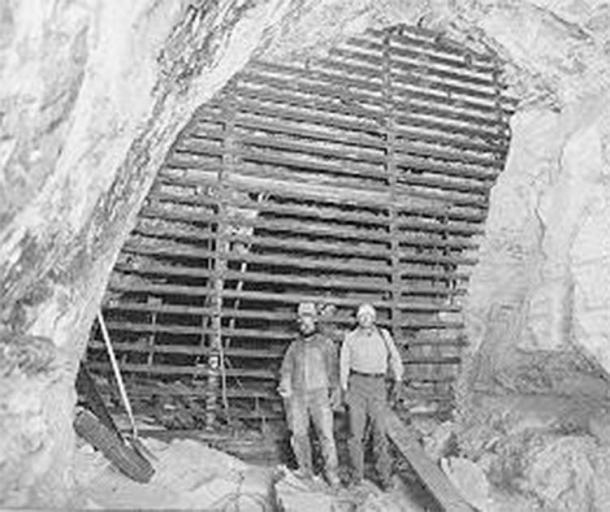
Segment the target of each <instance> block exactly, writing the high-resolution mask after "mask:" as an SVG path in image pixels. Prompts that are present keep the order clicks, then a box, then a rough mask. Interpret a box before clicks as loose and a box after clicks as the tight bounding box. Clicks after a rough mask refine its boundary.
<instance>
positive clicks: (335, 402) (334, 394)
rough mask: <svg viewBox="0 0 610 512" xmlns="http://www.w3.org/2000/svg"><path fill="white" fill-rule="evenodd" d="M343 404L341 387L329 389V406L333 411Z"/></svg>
mask: <svg viewBox="0 0 610 512" xmlns="http://www.w3.org/2000/svg"><path fill="white" fill-rule="evenodd" d="M341 405H343V394H342V393H341V388H338V387H337V388H334V389H332V390H331V391H330V407H331V408H332V410H333V411H336V410H337V409H339V408H340V407H341Z"/></svg>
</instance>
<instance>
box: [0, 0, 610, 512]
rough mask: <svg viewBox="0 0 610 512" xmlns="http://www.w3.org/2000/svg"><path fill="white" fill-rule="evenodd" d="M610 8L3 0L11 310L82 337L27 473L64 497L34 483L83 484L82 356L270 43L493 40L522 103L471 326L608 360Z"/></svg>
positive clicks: (3, 162)
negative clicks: (387, 30) (206, 108)
mask: <svg viewBox="0 0 610 512" xmlns="http://www.w3.org/2000/svg"><path fill="white" fill-rule="evenodd" d="M609 18H610V9H609V8H608V5H607V4H606V3H605V2H600V1H595V0H575V1H573V2H570V3H563V2H561V3H560V2H554V1H551V0H546V1H545V0H536V1H515V2H503V1H500V0H470V1H468V2H453V1H451V0H422V1H419V2H417V1H413V2H404V1H400V0H384V1H381V2H380V1H373V0H357V1H354V0H325V1H318V0H315V1H314V0H309V1H305V0H218V1H213V0H209V1H206V0H190V1H189V0H182V1H180V2H176V1H172V0H154V1H153V0H134V1H130V2H125V1H119V0H82V1H79V2H69V1H65V0H52V1H43V0H33V1H31V2H19V1H18V0H0V169H1V172H0V184H1V185H0V322H1V324H2V325H3V326H5V327H6V328H8V329H9V330H10V331H11V332H22V333H23V332H27V333H32V334H40V335H44V336H46V337H48V338H50V339H52V340H53V343H54V344H55V345H56V346H57V347H61V348H62V350H65V351H66V353H67V354H70V357H68V360H67V361H66V363H65V365H64V367H65V369H66V370H65V371H64V372H62V373H61V375H60V376H58V380H56V381H55V384H54V385H55V386H56V388H54V389H56V390H57V392H56V393H55V394H54V400H55V401H56V402H57V404H58V407H57V408H55V409H50V408H47V409H45V410H44V412H43V413H42V416H41V421H42V424H43V425H44V424H47V425H54V427H53V428H49V429H48V432H51V433H53V432H54V433H56V432H58V431H65V432H66V435H65V438H63V439H62V440H61V442H56V443H47V444H45V443H44V442H43V443H42V444H41V447H40V449H41V450H42V453H44V454H45V456H44V457H40V458H39V460H38V462H36V463H35V464H37V467H36V468H32V473H31V474H32V475H36V477H35V478H32V479H31V480H30V481H29V484H28V485H30V486H34V487H37V488H39V489H47V491H46V494H47V495H45V492H42V493H40V494H39V495H38V496H37V497H36V499H38V500H39V501H40V502H49V503H56V504H58V503H59V502H61V501H62V500H63V499H65V496H67V493H64V492H63V490H65V489H66V487H69V480H70V478H69V476H68V468H69V465H68V463H67V461H68V460H69V458H70V454H71V443H72V441H71V434H69V432H70V431H71V430H70V422H71V418H70V415H69V414H68V413H66V411H69V409H70V404H71V403H72V402H73V399H74V397H73V394H74V393H73V386H72V383H73V378H74V373H75V369H76V366H77V364H78V360H79V358H80V356H81V354H82V351H83V349H84V345H85V342H86V338H87V332H88V329H89V327H90V324H91V322H92V319H93V316H94V314H95V311H96V309H97V307H98V305H99V301H100V298H101V295H102V293H103V289H104V287H105V285H106V280H107V277H108V274H109V271H110V268H111V266H112V263H113V261H114V258H115V257H116V254H117V253H118V250H119V248H120V246H121V242H122V240H123V239H124V237H125V236H126V234H127V233H128V231H129V228H130V226H131V225H132V223H133V222H134V219H135V215H136V212H137V211H138V208H139V205H140V203H141V201H142V200H143V198H144V197H145V195H146V192H147V190H148V188H149V187H150V184H151V183H152V179H153V177H154V174H155V172H156V170H157V169H158V167H159V165H160V164H161V162H162V160H163V158H164V155H165V153H166V152H167V149H168V148H169V146H170V144H171V142H172V141H173V140H174V138H175V136H176V134H177V133H178V131H179V130H180V129H181V127H182V126H183V125H184V124H185V123H186V121H187V120H188V118H189V117H190V115H191V113H192V111H193V110H194V108H195V107H196V106H197V105H198V104H200V103H203V102H205V101H206V99H208V98H210V97H211V95H212V94H213V93H214V92H215V91H216V90H218V89H219V88H220V87H221V86H222V85H223V84H224V83H225V82H226V81H227V80H228V79H229V78H230V76H231V75H232V74H233V73H234V72H235V71H236V70H238V69H239V68H240V67H242V66H243V64H244V63H245V62H246V61H247V59H248V58H249V56H250V55H251V54H252V53H253V52H254V51H257V52H259V53H262V54H264V55H266V56H268V57H269V58H275V59H290V58H293V57H294V56H295V55H296V54H303V53H307V54H314V53H320V52H324V51H325V49H326V48H328V47H330V46H332V45H333V44H336V42H338V41H340V40H341V39H342V38H344V37H346V36H348V35H351V34H355V33H358V32H361V31H362V30H364V29H365V28H366V27H369V26H375V27H381V26H387V25H390V24H396V23H401V22H406V23H411V24H419V25H422V26H424V27H429V28H433V29H436V30H439V31H441V32H443V33H446V34H448V35H450V36H452V37H454V38H457V39H459V40H460V41H463V42H464V44H466V45H468V46H470V47H473V48H478V47H481V46H491V47H493V48H494V49H496V50H497V51H498V53H499V55H500V56H501V57H502V58H503V59H504V60H505V61H506V62H507V71H508V76H509V79H510V81H511V83H512V84H513V87H514V91H515V92H516V94H518V95H519V96H520V97H522V98H524V103H523V105H524V107H523V109H524V111H523V112H521V113H519V114H518V116H517V117H516V118H515V120H514V123H513V127H514V136H515V147H514V148H513V150H512V151H511V157H510V163H509V166H508V168H507V172H506V174H505V176H504V177H503V178H502V179H501V182H500V183H499V184H498V186H497V188H496V190H495V192H494V198H493V201H492V209H491V212H490V222H489V230H488V233H489V237H488V239H487V241H486V246H485V247H486V248H485V249H484V253H483V257H482V260H481V265H480V267H479V269H478V271H477V272H478V273H477V277H476V278H475V280H474V281H473V288H472V293H471V295H470V306H469V312H470V313H469V316H468V318H467V320H468V323H469V325H470V326H471V331H472V332H473V339H475V340H479V341H484V340H486V339H492V340H494V344H495V343H497V346H498V347H501V346H503V345H502V344H503V343H504V344H511V346H512V344H513V342H514V345H515V346H516V345H517V344H518V343H517V342H520V343H525V344H528V345H529V346H544V347H549V346H550V347H553V348H556V347H561V346H564V345H565V344H566V343H567V342H568V341H569V342H576V345H578V346H579V347H582V348H584V349H585V352H586V353H587V355H588V356H589V357H592V358H594V360H595V361H599V362H600V363H601V364H602V365H605V366H607V365H608V364H609V362H608V357H610V355H609V354H610V352H609V353H606V351H605V350H604V348H603V344H604V340H605V337H604V336H605V333H604V321H605V320H606V321H607V315H608V301H607V295H605V293H607V292H606V291H600V288H601V287H599V281H600V278H599V275H600V274H599V272H600V271H601V269H600V265H599V262H600V261H602V260H603V258H604V257H605V256H604V255H605V254H606V253H605V252H604V248H607V246H608V230H607V222H608V221H607V220H605V219H607V215H605V213H606V212H605V209H607V192H606V190H607V188H606V187H605V185H604V184H603V182H604V176H605V175H604V172H605V171H604V172H602V170H603V169H606V168H607V161H608V150H607V141H608V139H607V135H608V130H607V127H606V126H605V124H604V122H605V121H604V117H603V115H602V110H601V105H602V104H603V99H604V94H606V92H605V91H607V89H608V83H609V81H608V76H609V73H608V67H609V62H610V59H608V58H607V57H608V52H609V49H610V43H609V41H610V36H609V33H608V26H609V25H610V21H609ZM528 104H529V105H533V107H531V108H530V107H527V105H528ZM585 111H586V112H588V113H587V114H585ZM606 117H607V116H606ZM556 135H557V136H556ZM533 136H535V137H537V138H538V140H540V141H541V145H536V144H535V143H534V141H533V140H531V137H533ZM519 141H520V142H519ZM583 145H584V146H583ZM582 148H584V149H582ZM519 176H524V177H525V180H524V181H520V178H519ZM511 183H512V185H511ZM581 187H583V190H585V192H584V195H583V193H581ZM545 190H546V192H545ZM504 196H506V200H505V199H502V198H503V197H504ZM511 202H512V203H511ZM511 204H512V205H514V207H513V208H511ZM566 204H567V205H569V208H565V205H566ZM515 208H518V211H517V212H515V211H514V209H515ZM502 212H504V213H502ZM509 219H511V221H512V220H514V221H515V223H511V222H510V221H509ZM581 221H582V222H584V224H582V225H581V226H580V228H577V226H579V222H581ZM596 237H603V243H600V244H599V245H598V248H597V249H596V250H593V249H591V244H592V242H591V240H594V239H595V238H596ZM502 266H506V269H507V271H506V272H502V271H501V270H499V269H501V268H503V267H502ZM496 275H505V276H506V278H505V282H506V283H507V286H506V287H499V286H498V285H497V282H495V281H494V280H493V277H494V276H496ZM604 275H607V274H604ZM509 276H513V277H514V279H509ZM566 276H568V277H566ZM499 282H502V280H501V281H499ZM487 299H489V300H488V301H487V302H485V301H486V300H487ZM566 313H569V314H568V315H567V314H566ZM498 319H500V320H498ZM502 322H504V324H502ZM502 325H506V326H507V327H508V332H509V333H511V334H510V336H508V337H507V336H505V335H502V334H501V332H500V331H499V327H498V326H500V327H501V326H502ZM493 329H496V331H497V333H496V334H492V333H490V332H488V331H489V330H493ZM522 334H527V336H522ZM494 344H487V345H488V346H492V345H493V346H495V345H494ZM480 346H481V347H483V344H481V345H480ZM493 346H492V349H490V350H488V352H489V354H488V356H489V357H490V358H493V357H494V354H497V353H498V351H497V350H493ZM24 414H25V413H24ZM58 425H59V427H57V428H56V426H58ZM62 426H63V427H62ZM60 427H61V428H60ZM62 428H63V430H62ZM49 435H50V436H51V435H55V434H49ZM52 462H54V463H55V467H54V469H53V470H52V471H51V470H50V468H51V464H52ZM24 464H26V462H24ZM34 469H35V470H34ZM2 471H5V468H3V466H0V480H2V478H4V476H5V475H3V474H2V473H1V472H2ZM4 500H5V498H4V497H3V496H0V503H3V502H4Z"/></svg>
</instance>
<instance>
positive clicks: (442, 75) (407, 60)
mask: <svg viewBox="0 0 610 512" xmlns="http://www.w3.org/2000/svg"><path fill="white" fill-rule="evenodd" d="M388 54H389V56H390V66H391V68H392V70H393V71H396V72H402V73H404V74H405V75H406V76H418V77H419V76H423V77H425V78H428V77H433V78H432V79H431V82H432V85H431V88H435V87H438V85H439V84H440V85H442V84H446V83H447V82H448V81H450V82H451V83H452V84H456V85H458V87H460V86H461V87H462V88H463V90H464V91H468V92H464V94H470V93H472V94H473V95H474V96H477V95H478V93H480V92H484V93H486V94H487V95H489V94H492V95H493V96H495V95H496V91H495V83H494V79H493V74H492V73H487V74H486V75H480V74H479V75H475V74H468V73H460V72H459V71H458V70H456V69H447V67H446V66H445V67H443V66H435V65H434V64H432V63H431V62H426V61H425V60H423V59H421V58H420V56H419V55H417V54H416V53H413V52H409V51H408V50H406V49H402V48H396V47H393V46H389V48H388ZM335 56H336V57H339V58H343V59H350V60H352V61H355V62H358V65H359V66H362V67H364V68H369V67H370V68H371V69H370V73H371V74H372V73H378V74H379V73H380V72H382V57H381V55H372V54H370V53H366V52H362V51H358V50H353V49H346V48H345V49H344V48H336V49H333V50H332V51H331V52H330V58H327V59H324V60H323V61H322V62H325V63H327V64H328V63H331V62H332V61H333V60H334V57H335ZM354 68H355V69H354V71H353V72H354V73H358V71H357V69H356V66H354ZM348 69H350V68H348ZM363 75H364V76H367V75H368V74H367V72H366V71H363ZM439 79H440V80H439Z"/></svg>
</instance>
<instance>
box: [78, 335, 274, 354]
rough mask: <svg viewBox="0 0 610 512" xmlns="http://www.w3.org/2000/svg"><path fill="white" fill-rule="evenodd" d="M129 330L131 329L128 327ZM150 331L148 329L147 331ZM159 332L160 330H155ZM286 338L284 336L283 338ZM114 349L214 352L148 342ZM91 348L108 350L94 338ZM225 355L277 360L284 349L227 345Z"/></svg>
mask: <svg viewBox="0 0 610 512" xmlns="http://www.w3.org/2000/svg"><path fill="white" fill-rule="evenodd" d="M127 330H129V329H127ZM147 332H148V331H147ZM155 332H158V331H155ZM282 339H284V338H282ZM112 347H113V349H114V350H115V351H116V352H138V353H146V354H149V353H150V354H186V355H192V356H197V355H209V354H212V353H213V350H212V348H210V347H205V346H201V345H195V346H189V345H178V344H172V345H166V344H156V343H155V344H149V343H146V342H135V343H125V342H123V343H113V344H112ZM89 348H91V349H97V350H106V345H105V344H104V342H102V341H98V340H92V341H90V342H89ZM223 352H224V355H225V356H227V357H243V358H247V359H272V360H277V359H280V358H281V357H283V355H284V350H267V349H261V348H238V347H226V348H224V349H223Z"/></svg>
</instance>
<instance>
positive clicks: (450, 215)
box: [88, 30, 514, 422]
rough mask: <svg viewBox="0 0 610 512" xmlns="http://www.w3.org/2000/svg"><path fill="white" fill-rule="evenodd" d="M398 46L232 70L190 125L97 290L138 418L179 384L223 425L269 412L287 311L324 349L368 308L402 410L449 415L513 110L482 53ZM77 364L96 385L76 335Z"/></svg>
mask: <svg viewBox="0 0 610 512" xmlns="http://www.w3.org/2000/svg"><path fill="white" fill-rule="evenodd" d="M416 32H417V31H416ZM414 34H415V33H411V32H409V31H408V30H407V31H406V32H403V33H402V34H397V33H394V32H392V31H390V32H371V33H368V34H366V35H365V36H363V37H361V38H359V39H355V40H351V41H349V42H347V43H346V44H345V45H344V46H343V47H341V48H337V49H335V50H334V51H333V52H331V55H330V56H329V57H328V58H326V59H323V60H316V61H309V62H307V63H306V64H298V63H294V64H291V65H278V64H269V63H266V62H260V61H254V62H251V63H250V64H249V65H248V66H247V67H246V69H245V70H244V71H243V72H241V73H240V74H239V75H238V76H237V77H236V78H235V79H234V80H233V81H232V82H231V83H230V84H229V85H228V86H227V87H226V88H225V89H224V90H223V91H221V93H220V94H218V95H217V96H216V97H215V98H214V99H213V100H212V101H211V102H209V103H207V104H205V105H203V106H201V108H199V109H198V111H197V112H196V113H195V115H194V116H193V118H192V120H191V122H190V123H189V125H188V126H187V127H186V129H185V130H184V131H183V133H182V134H181V135H180V137H179V138H178V139H177V140H176V143H175V144H174V147H173V149H172V151H171V152H170V153H169V154H168V157H167V159H166V163H165V165H164V166H163V168H162V169H161V170H160V172H159V175H158V176H157V178H156V182H155V185H154V186H153V188H152V190H151V192H150V194H149V196H148V199H147V201H146V204H145V205H144V207H143V208H142V210H141V211H140V215H139V219H138V223H137V225H136V227H135V228H134V230H133V232H132V234H131V236H130V238H129V240H128V241H127V243H126V244H125V246H124V247H123V250H122V252H121V255H120V257H119V260H118V261H117V263H116V266H115V268H114V272H113V275H112V278H111V280H110V284H109V288H108V294H107V300H106V306H105V314H106V315H107V317H108V327H109V329H110V330H111V332H112V335H113V338H114V340H115V342H116V349H117V352H118V353H119V354H120V355H121V363H122V368H123V370H124V371H125V372H126V374H127V375H128V377H129V378H130V379H131V382H132V389H139V390H140V391H141V390H147V391H146V392H139V393H138V401H140V402H142V403H144V402H145V401H146V399H147V396H148V398H149V399H150V398H151V397H153V396H157V394H156V392H155V391H154V386H153V384H152V383H153V382H154V381H156V380H163V381H166V382H167V381H171V380H181V381H182V382H184V383H188V386H190V389H191V390H196V391H193V394H194V395H197V393H199V394H200V396H201V400H202V402H201V403H202V404H203V403H204V402H203V400H204V398H205V397H206V396H207V409H206V410H208V411H209V410H210V408H211V407H212V406H213V403H214V397H216V400H218V401H219V403H220V400H221V398H222V399H224V400H223V401H224V402H225V403H224V405H225V407H224V410H225V412H229V411H239V410H241V411H242V413H240V414H237V417H248V418H251V417H252V416H253V415H252V414H250V413H248V414H245V416H244V414H243V413H247V412H248V407H254V408H255V409H253V410H255V411H257V414H259V413H260V416H261V417H273V416H277V415H278V414H281V405H280V406H279V408H278V402H277V401H276V400H275V399H276V398H277V397H276V396H275V393H274V390H273V388H274V380H275V379H276V378H277V371H278V367H279V363H280V361H281V356H282V353H283V351H284V349H285V347H286V344H287V343H288V342H289V341H290V339H291V338H292V337H293V336H294V328H295V326H294V319H295V316H294V311H295V308H296V305H297V304H298V302H300V301H303V300H312V301H314V302H316V303H318V304H319V305H320V307H321V308H322V307H323V306H325V305H329V304H332V305H333V306H334V308H335V309H334V311H332V312H330V315H329V316H327V317H325V318H324V323H323V327H324V328H326V329H328V332H329V333H331V334H332V335H334V336H335V337H336V338H337V339H338V338H339V337H340V331H341V330H344V329H346V328H350V327H351V326H352V325H353V322H354V320H353V313H354V310H355V308H356V307H357V306H358V304H359V303H360V302H361V301H363V300H367V301H371V302H373V303H374V304H375V305H376V306H377V308H378V311H379V321H380V323H381V324H382V325H385V326H387V327H389V328H391V329H392V332H393V334H394V336H395V338H396V339H397V340H398V342H399V344H400V345H401V348H402V350H403V355H404V360H405V363H406V364H407V368H408V371H407V376H408V379H409V388H408V390H407V391H408V394H409V396H410V397H412V398H413V399H414V400H416V399H418V398H419V399H421V400H423V401H427V402H428V403H432V404H434V403H437V404H438V403H440V402H447V401H450V400H451V393H452V382H453V380H454V378H455V376H456V374H457V371H458V369H459V363H460V348H461V346H462V345H463V344H464V342H465V341H464V340H465V338H464V335H463V332H462V328H463V324H462V319H461V302H460V300H461V297H462V296H463V294H464V293H465V292H466V287H467V284H468V277H469V267H470V265H472V264H473V263H475V262H476V250H477V248H478V243H479V242H478V237H479V236H480V235H481V234H482V233H483V224H482V223H483V222H484V220H485V217H486V213H487V204H488V195H489V190H490V187H491V186H492V185H493V183H494V181H495V179H496V177H497V175H498V173H499V172H500V171H501V169H502V166H503V163H504V158H505V154H506V150H507V147H508V142H509V135H508V124H507V120H508V116H509V115H510V113H511V111H512V108H513V106H514V105H513V102H512V100H511V99H510V98H507V97H506V96H505V95H504V93H503V91H502V89H501V87H500V86H499V85H498V83H497V80H496V79H495V74H496V72H497V70H498V65H497V63H496V62H495V61H494V59H493V56H491V55H486V56H482V55H473V54H472V53H468V55H466V54H465V53H461V52H460V51H458V50H457V49H456V48H457V46H456V47H453V46H447V45H445V44H444V45H443V46H442V47H441V46H439V45H435V44H434V43H433V41H432V40H431V39H430V37H428V36H427V35H424V36H422V35H421V34H420V36H417V37H416V36H415V35H414ZM88 357H89V359H90V360H91V361H90V367H91V368H93V369H95V370H96V371H97V372H98V374H100V375H105V374H106V373H107V371H108V366H107V362H106V360H105V356H104V354H103V350H102V345H101V344H100V343H99V340H98V335H97V333H96V332H95V330H94V332H93V335H92V340H91V343H90V345H89V351H88ZM218 365H220V373H219V370H218V368H217V366H218ZM223 369H224V371H222V370H223ZM220 378H222V385H219V379H220ZM151 386H152V387H151ZM211 388H213V389H212V392H211V393H210V389H211ZM202 390H205V392H204V391H202ZM244 391H247V392H244ZM259 392H262V393H263V395H264V397H265V400H264V401H263V402H261V400H262V399H261V396H259V395H258V394H257V393H259ZM169 394H171V390H170V392H169ZM227 401H228V403H227ZM232 414H233V413H232ZM254 416H256V414H255V415H254ZM207 419H208V422H210V421H212V420H213V418H212V417H211V416H208V418H207Z"/></svg>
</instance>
